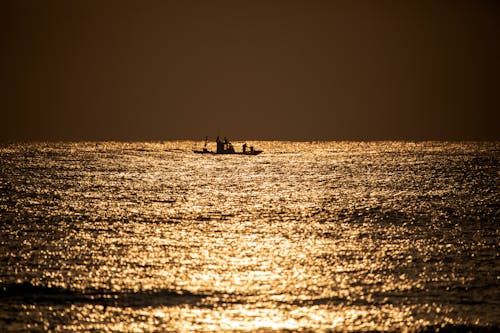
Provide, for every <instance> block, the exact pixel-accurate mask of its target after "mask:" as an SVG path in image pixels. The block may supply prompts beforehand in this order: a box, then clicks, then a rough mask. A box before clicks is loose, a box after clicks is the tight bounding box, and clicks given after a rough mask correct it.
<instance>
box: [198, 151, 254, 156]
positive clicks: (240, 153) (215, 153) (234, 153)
mask: <svg viewBox="0 0 500 333" xmlns="http://www.w3.org/2000/svg"><path fill="white" fill-rule="evenodd" d="M193 152H194V153H196V154H209V155H249V156H255V155H259V154H260V153H262V150H254V151H247V152H223V153H217V152H214V151H209V150H193Z"/></svg>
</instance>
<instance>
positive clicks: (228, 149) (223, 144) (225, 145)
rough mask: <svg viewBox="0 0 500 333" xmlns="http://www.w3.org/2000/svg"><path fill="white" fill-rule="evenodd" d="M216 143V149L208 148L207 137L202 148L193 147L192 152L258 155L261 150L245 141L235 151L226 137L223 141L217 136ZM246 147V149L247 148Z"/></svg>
mask: <svg viewBox="0 0 500 333" xmlns="http://www.w3.org/2000/svg"><path fill="white" fill-rule="evenodd" d="M215 143H216V144H217V150H216V151H212V150H208V148H207V144H208V137H206V138H205V146H204V147H203V149H202V150H197V149H194V150H193V152H194V153H196V154H212V155H259V154H260V153H262V150H256V149H254V148H253V146H250V147H248V146H247V144H246V143H244V144H243V146H242V150H241V151H235V150H234V147H233V144H232V143H231V142H229V141H228V140H227V139H226V138H224V141H222V140H220V139H219V137H217V139H216V140H215ZM247 147H248V149H247Z"/></svg>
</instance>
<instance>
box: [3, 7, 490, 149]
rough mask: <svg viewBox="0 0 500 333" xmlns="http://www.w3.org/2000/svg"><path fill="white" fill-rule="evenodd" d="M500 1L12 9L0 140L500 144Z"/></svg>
mask: <svg viewBox="0 0 500 333" xmlns="http://www.w3.org/2000/svg"><path fill="white" fill-rule="evenodd" d="M499 41H500V1H480V0H470V1H461V0H449V1H445V0H432V1H424V0H419V1H411V0H405V1H396V0H394V1H384V0H380V1H357V0H345V1H333V0H331V1H330V0H328V1H316V0H302V1H298V0H296V1H294V0H289V1H285V0H282V1H277V0H264V1H261V0H248V1H247V0H223V1H218V0H203V1H190V0H182V1H150V0H145V1H124V0H120V1H114V0H109V1H101V0H86V1H78V0H75V1H51V0H46V1H35V0H33V1H31V0H24V1H17V0H2V1H0V43H1V44H0V45H1V46H0V112H1V113H0V141H9V142H12V141H33V140H34V141H41V140H49V141H61V140H62V141H80V140H125V141H135V140H148V141H149V140H155V141H156V140H177V139H202V138H204V137H205V136H206V135H208V136H209V137H215V136H216V135H221V136H227V137H228V138H230V139H255V140H258V139H262V140H300V141H309V140H500V136H499V130H498V129H499V126H498V124H499V122H498V118H499V111H500V89H499V88H500V42H499Z"/></svg>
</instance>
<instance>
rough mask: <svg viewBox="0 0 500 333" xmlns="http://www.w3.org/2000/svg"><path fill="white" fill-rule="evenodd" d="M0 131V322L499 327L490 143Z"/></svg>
mask: <svg viewBox="0 0 500 333" xmlns="http://www.w3.org/2000/svg"><path fill="white" fill-rule="evenodd" d="M250 144H252V145H254V146H256V147H257V148H261V149H263V150H264V153H263V154H261V155H259V156H211V155H210V156H207V155H198V154H193V153H192V151H191V150H192V148H193V145H194V143H193V142H165V143H114V142H103V143H97V144H96V143H73V144H70V143H36V144H35V143H33V144H9V145H5V144H4V145H3V146H0V158H1V160H0V219H1V220H0V283H1V286H0V288H1V289H0V331H25V330H35V331H36V330H53V331H61V330H72V331H78V330H80V331H89V330H95V331H169V330H170V331H182V330H188V331H189V330H193V331H197V330H199V331H221V330H258V329H261V330H284V329H289V330H301V329H306V330H313V331H314V330H323V329H326V330H334V331H336V330H339V331H344V330H348V331H367V330H381V331H382V330H384V331H386V330H389V331H390V330H394V331H398V330H401V329H410V330H417V331H418V330H425V329H433V328H437V327H440V326H446V327H451V328H473V329H495V328H499V327H500V288H499V287H500V283H499V282H500V258H499V256H500V250H499V240H500V238H499V228H498V218H499V209H500V201H499V180H498V179H499V172H500V169H499V165H500V164H499V158H500V144H499V143H437V142H426V143H403V142H379V143H353V142H343V143H335V142H325V143H293V142H252V143H249V145H250Z"/></svg>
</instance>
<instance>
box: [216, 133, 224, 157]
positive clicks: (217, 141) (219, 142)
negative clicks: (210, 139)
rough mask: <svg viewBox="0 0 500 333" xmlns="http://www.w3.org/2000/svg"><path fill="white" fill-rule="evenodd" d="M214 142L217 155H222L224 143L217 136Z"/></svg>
mask: <svg viewBox="0 0 500 333" xmlns="http://www.w3.org/2000/svg"><path fill="white" fill-rule="evenodd" d="M215 142H216V143H217V154H222V153H223V152H224V142H222V141H221V140H220V139H219V137H218V136H217V139H215Z"/></svg>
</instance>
